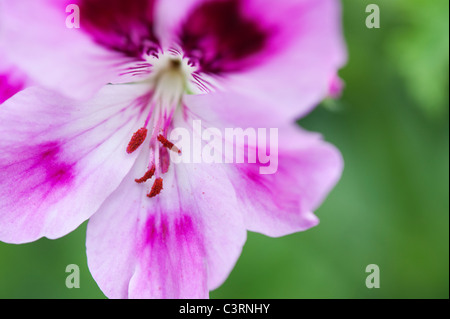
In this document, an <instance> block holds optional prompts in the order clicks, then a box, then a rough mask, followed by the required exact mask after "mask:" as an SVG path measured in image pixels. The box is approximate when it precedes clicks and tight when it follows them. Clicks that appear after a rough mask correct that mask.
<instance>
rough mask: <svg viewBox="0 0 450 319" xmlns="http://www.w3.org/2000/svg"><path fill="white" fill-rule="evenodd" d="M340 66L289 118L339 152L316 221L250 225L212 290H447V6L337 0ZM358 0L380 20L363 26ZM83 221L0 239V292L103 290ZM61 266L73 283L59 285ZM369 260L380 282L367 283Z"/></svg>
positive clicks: (287, 294) (250, 293) (428, 294)
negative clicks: (75, 269) (272, 228)
mask: <svg viewBox="0 0 450 319" xmlns="http://www.w3.org/2000/svg"><path fill="white" fill-rule="evenodd" d="M343 2H344V27H345V36H346V39H347V43H348V47H349V56H350V59H349V63H348V65H347V66H346V67H345V68H344V69H343V70H342V72H341V76H342V77H343V78H344V80H345V82H346V90H345V93H344V95H343V97H342V99H341V100H339V101H326V102H324V103H323V104H322V105H321V106H320V107H319V108H317V109H316V110H315V111H314V112H313V113H312V114H310V115H309V116H308V117H307V118H305V119H302V120H301V121H300V122H299V123H300V124H301V125H302V126H304V127H305V128H307V129H309V130H312V131H318V132H322V133H323V134H324V136H325V138H326V140H328V141H330V142H331V143H333V144H335V145H337V147H338V148H339V149H340V150H341V151H342V153H343V156H344V158H345V163H346V168H345V171H344V174H343V177H342V180H341V181H340V183H339V184H338V186H337V187H336V188H335V189H334V190H333V192H332V193H331V195H330V196H329V197H328V199H327V200H326V202H325V203H324V205H323V206H322V207H321V208H320V209H319V210H318V211H317V215H318V216H319V217H320V219H321V224H320V225H319V226H318V227H316V228H314V229H311V230H309V231H307V232H304V233H297V234H294V235H291V236H287V237H284V238H277V239H274V238H268V237H265V236H262V235H259V234H253V233H250V234H249V236H248V241H247V244H246V246H245V247H244V251H243V253H242V256H241V258H240V259H239V261H238V263H237V265H236V267H235V269H234V270H233V272H232V274H231V275H230V277H229V278H228V280H227V281H226V282H225V284H224V285H223V286H222V287H220V288H219V289H217V290H216V291H213V292H212V293H211V297H212V298H449V195H448V194H449V114H448V103H449V99H448V96H449V95H448V88H449V77H448V74H449V73H448V64H449V34H448V32H449V31H448V30H449V17H448V15H449V13H448V12H449V2H448V0H433V1H426V0H384V1H376V0H369V1H364V0H344V1H343ZM369 3H375V4H378V5H379V7H380V10H381V28H380V29H368V28H366V26H365V19H366V17H367V15H368V14H367V13H366V12H365V8H366V6H367V5H368V4H369ZM85 231H86V224H84V225H83V226H82V227H80V228H79V229H78V230H77V231H75V232H73V233H72V234H70V235H68V236H66V237H64V238H61V239H59V240H55V241H50V240H47V239H42V240H40V241H38V242H35V243H31V244H26V245H19V246H16V245H7V244H3V243H0V298H105V297H104V295H103V294H102V292H101V291H100V289H99V288H98V287H97V285H96V283H95V282H94V280H93V279H92V277H91V276H90V274H89V270H88V268H87V265H86V255H85ZM68 264H77V265H79V266H80V268H81V288H80V289H67V288H66V286H65V279H66V276H67V274H66V273H65V269H66V266H67V265H68ZM368 264H377V265H378V266H379V267H380V275H381V276H380V277H381V287H380V288H379V289H367V288H366V286H365V279H366V276H367V275H368V274H366V273H365V268H366V266H367V265H368Z"/></svg>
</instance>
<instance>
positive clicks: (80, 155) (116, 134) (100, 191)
mask: <svg viewBox="0 0 450 319" xmlns="http://www.w3.org/2000/svg"><path fill="white" fill-rule="evenodd" d="M138 94H140V88H135V87H133V88H131V87H128V86H120V87H114V88H113V87H111V86H108V87H106V88H104V89H103V90H102V91H101V92H100V93H99V94H98V95H97V96H96V97H95V98H93V99H92V100H91V101H89V102H85V103H78V102H76V101H73V100H69V99H67V98H64V97H61V96H59V95H56V94H55V93H52V92H49V91H46V90H43V89H38V88H29V89H27V90H24V91H22V92H20V93H18V94H16V95H15V96H14V97H13V98H11V99H9V100H8V101H7V102H5V103H4V104H3V105H2V107H1V109H0V132H1V133H0V135H1V138H0V150H1V152H0V240H1V241H5V242H11V243H23V242H30V241H33V240H36V239H38V238H40V237H42V236H46V237H49V238H57V237H60V236H63V235H65V234H67V233H68V232H70V231H72V230H73V229H75V228H76V227H77V226H78V225H80V224H81V223H82V222H83V221H85V220H86V219H88V218H89V217H90V216H91V215H92V214H93V213H94V212H95V211H96V210H97V209H98V208H99V207H100V205H101V204H102V202H103V201H104V200H105V199H106V197H108V196H109V195H110V194H111V192H112V191H114V190H115V188H116V187H117V186H118V185H119V184H120V182H121V180H122V179H123V177H124V176H125V175H126V174H127V173H128V171H129V169H130V167H131V166H132V164H133V163H134V161H135V156H130V155H128V154H127V153H126V151H125V149H126V144H127V142H128V140H129V138H130V137H131V135H132V133H133V131H134V130H135V129H136V122H137V121H138V120H139V118H140V108H139V106H136V104H135V103H136V102H135V100H134V99H135V98H136V96H137V95H138Z"/></svg>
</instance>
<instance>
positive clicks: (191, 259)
mask: <svg viewBox="0 0 450 319" xmlns="http://www.w3.org/2000/svg"><path fill="white" fill-rule="evenodd" d="M69 3H76V4H77V5H79V7H80V14H81V28H80V29H68V28H66V25H65V24H64V19H65V15H66V13H65V8H66V5H67V4H69ZM2 4H4V6H3V11H2V15H1V16H0V20H1V21H2V22H1V23H0V27H2V28H0V29H2V30H3V33H2V34H1V36H2V37H1V38H2V39H3V40H2V41H4V42H3V43H6V44H7V45H4V46H5V47H6V48H7V50H6V52H7V54H8V57H9V58H10V59H11V60H12V61H13V62H14V63H15V64H16V65H18V66H19V67H20V68H22V69H23V70H25V71H26V72H27V73H28V74H30V75H31V76H32V78H33V79H36V80H37V81H38V82H39V83H41V85H42V87H40V88H39V87H34V88H29V89H26V90H24V91H22V92H20V93H18V94H16V95H15V96H14V97H12V98H11V99H9V100H8V101H6V102H5V103H4V104H3V105H2V107H1V110H0V130H1V131H2V133H1V136H2V137H1V139H0V150H1V151H2V152H1V155H0V225H1V228H0V240H2V241H5V242H10V243H24V242H30V241H33V240H36V239H38V238H40V237H43V236H46V237H48V238H58V237H61V236H64V235H65V234H67V233H69V232H70V231H72V230H73V229H75V228H76V227H78V226H79V225H80V224H81V223H82V222H84V221H85V220H87V219H89V218H90V220H89V224H88V231H87V254H88V263H89V268H90V270H91V272H92V275H93V277H94V278H95V280H96V281H97V283H98V284H99V286H100V288H101V289H102V290H103V292H104V293H105V294H106V295H107V296H108V297H111V298H127V297H129V298H206V297H208V291H209V290H212V289H215V288H217V287H218V286H220V285H221V284H222V283H223V281H224V280H225V279H226V278H227V276H228V274H229V273H230V271H231V269H232V268H233V266H234V264H235V262H236V260H237V259H238V257H239V255H240V253H241V250H242V246H243V244H244V242H245V239H246V230H251V231H256V232H261V233H264V234H266V235H269V236H283V235H286V234H289V233H293V232H297V231H302V230H306V229H308V228H310V227H312V226H315V225H316V224H317V223H318V219H317V217H316V216H315V215H314V214H313V211H314V210H315V209H316V208H317V207H318V206H319V205H320V203H321V202H322V201H323V199H324V198H325V196H326V195H327V193H328V192H329V191H330V190H331V189H332V187H333V186H334V185H335V183H336V182H337V181H338V179H339V177H340V174H341V171H342V159H341V156H340V154H339V152H338V151H337V150H336V149H335V148H334V147H333V146H331V145H329V144H327V143H325V142H324V141H323V140H322V139H321V137H320V136H319V135H317V134H313V133H308V132H305V131H302V130H301V129H300V128H297V127H295V126H293V124H290V123H292V122H293V121H294V119H295V118H297V117H298V116H303V115H305V114H306V113H308V112H309V111H310V110H311V109H312V108H313V107H314V105H316V104H317V103H318V102H319V101H320V100H321V99H323V98H324V97H326V96H327V94H328V89H329V79H330V78H331V77H332V75H333V74H336V72H337V69H338V68H339V67H340V66H341V65H342V64H343V62H344V60H345V50H344V47H343V41H342V38H341V31H340V16H339V15H340V12H339V5H338V2H337V1H333V0H302V1H298V0H296V1H294V0H284V1H269V0H217V1H201V0H183V1H178V0H162V1H156V0H155V1H151V0H134V1H132V2H124V1H119V0H109V1H106V0H105V1H93V0H91V1H88V0H78V1H57V0H45V1H39V4H38V3H37V2H36V1H9V0H5V1H4V2H3V3H2ZM38 13H39V14H38ZM24 21H27V23H25V24H24ZM18 28H20V30H21V31H20V33H14V32H13V30H17V29H18ZM107 83H110V85H105V84H107ZM198 120H201V121H202V124H203V126H204V127H203V129H205V128H207V127H215V128H225V127H236V126H238V127H239V126H241V127H243V128H247V127H253V128H260V127H275V128H277V127H279V128H280V130H279V147H278V169H277V172H276V173H275V174H271V175H262V174H259V170H260V168H261V167H264V164H263V163H261V162H256V163H253V164H252V163H243V164H230V165H225V164H220V163H213V164H205V163H192V164H186V163H184V164H174V163H173V162H171V160H170V154H171V153H174V154H177V153H181V155H182V156H183V155H185V152H184V151H185V150H184V149H183V148H182V147H181V148H180V147H179V145H178V144H176V145H174V144H173V141H171V139H170V134H171V132H173V131H174V130H175V129H185V131H186V132H189V133H190V134H191V136H195V134H198V132H197V131H195V129H194V127H193V124H192V123H193V121H198ZM291 125H292V126H291ZM225 142H228V143H231V144H233V141H229V140H228V141H225ZM204 144H206V143H204ZM245 146H246V147H247V148H248V149H256V152H259V151H260V150H259V149H258V148H260V147H261V145H260V144H257V145H256V144H254V143H251V142H248V145H245ZM263 146H266V145H263ZM94 213H95V214H94Z"/></svg>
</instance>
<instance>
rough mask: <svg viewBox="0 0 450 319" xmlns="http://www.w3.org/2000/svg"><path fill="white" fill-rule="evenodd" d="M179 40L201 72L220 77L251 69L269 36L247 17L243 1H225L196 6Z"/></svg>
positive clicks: (181, 31)
mask: <svg viewBox="0 0 450 319" xmlns="http://www.w3.org/2000/svg"><path fill="white" fill-rule="evenodd" d="M179 37H180V42H181V45H182V47H183V49H184V50H185V52H186V54H187V56H189V57H190V58H193V59H194V60H197V61H198V62H199V64H200V71H202V72H205V73H214V74H221V73H224V72H231V71H238V70H241V69H242V68H245V67H248V66H249V64H251V62H250V61H249V60H248V58H249V57H251V56H253V55H254V54H256V53H258V52H260V51H261V50H263V49H264V48H265V46H266V44H267V39H268V37H269V33H268V32H267V31H266V30H264V29H263V28H262V26H261V25H260V24H259V23H258V22H257V21H253V20H251V19H249V18H247V17H245V16H244V14H243V12H242V8H241V4H240V0H222V1H211V2H205V3H203V4H202V5H200V6H199V7H197V8H196V9H195V10H194V11H193V12H192V13H191V14H190V16H189V17H188V18H187V20H186V22H185V23H184V25H183V27H182V29H181V30H180V35H179Z"/></svg>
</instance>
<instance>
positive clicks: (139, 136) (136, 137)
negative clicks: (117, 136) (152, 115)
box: [127, 127, 147, 154]
mask: <svg viewBox="0 0 450 319" xmlns="http://www.w3.org/2000/svg"><path fill="white" fill-rule="evenodd" d="M146 137H147V129H146V128H145V127H143V128H141V129H139V130H138V131H137V132H136V133H134V134H133V137H132V138H131V141H130V143H128V147H127V153H128V154H131V153H133V152H134V151H135V150H137V149H138V148H139V146H141V145H142V143H144V141H145V138H146Z"/></svg>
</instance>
